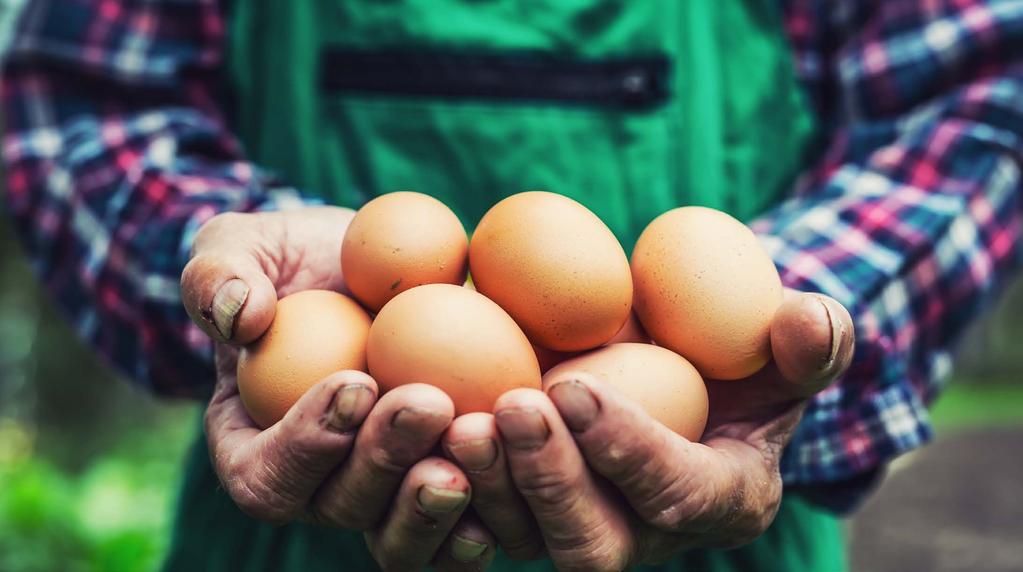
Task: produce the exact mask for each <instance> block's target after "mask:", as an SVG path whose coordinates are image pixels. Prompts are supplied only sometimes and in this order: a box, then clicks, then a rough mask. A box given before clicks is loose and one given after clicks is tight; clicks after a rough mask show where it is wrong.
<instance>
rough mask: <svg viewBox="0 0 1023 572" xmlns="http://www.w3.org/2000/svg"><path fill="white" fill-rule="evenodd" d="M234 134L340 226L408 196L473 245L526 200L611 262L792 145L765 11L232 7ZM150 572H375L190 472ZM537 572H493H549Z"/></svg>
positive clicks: (809, 512) (348, 547)
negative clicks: (448, 212)
mask: <svg viewBox="0 0 1023 572" xmlns="http://www.w3.org/2000/svg"><path fill="white" fill-rule="evenodd" d="M232 9H233V12H232V14H231V20H230V22H231V25H230V33H229V36H228V40H229V48H230V50H229V51H230V66H229V67H230V73H231V80H232V83H233V86H234V88H235V93H236V95H237V106H236V109H235V111H236V115H235V121H236V131H237V132H238V133H239V134H240V135H241V138H242V140H243V142H244V144H245V146H246V151H247V152H248V154H249V155H250V156H251V157H252V158H253V160H254V161H255V162H256V163H257V164H259V165H261V166H263V167H266V168H269V169H271V170H274V171H276V172H277V173H279V174H280V175H281V177H282V178H283V179H284V180H285V181H287V182H288V183H289V184H293V185H295V186H296V187H298V188H301V189H303V190H304V191H306V192H308V193H311V194H315V195H318V196H320V197H322V198H323V199H325V200H326V201H328V202H330V203H333V204H339V205H343V206H348V207H352V208H357V207H358V206H359V205H361V204H362V203H364V202H365V201H367V200H369V199H370V198H372V197H374V196H376V195H379V194H382V193H387V192H392V191H398V190H413V191H419V192H423V193H428V194H431V195H433V196H435V197H437V198H439V199H441V200H442V201H443V202H445V203H446V204H447V205H449V206H450V207H451V208H452V209H453V210H454V211H455V212H456V213H457V214H458V215H459V217H460V218H461V219H462V221H463V223H465V225H466V227H467V228H469V229H471V228H473V227H474V226H475V224H476V222H477V221H478V220H479V218H480V217H481V216H482V215H483V213H484V212H486V210H487V209H488V208H489V207H490V206H491V205H493V204H494V203H495V202H497V201H498V200H500V199H501V198H503V197H505V196H508V195H510V194H514V193H517V192H521V191H526V190H548V191H554V192H558V193H561V194H564V195H567V196H570V197H572V198H574V199H576V200H578V201H579V202H581V203H582V204H584V205H586V206H587V207H589V208H590V209H591V210H593V211H594V212H595V213H596V214H597V215H598V216H600V217H601V219H602V220H604V221H605V222H606V223H607V224H608V226H609V227H610V228H611V229H612V231H614V233H615V234H616V235H617V236H618V238H619V239H620V240H621V241H622V244H623V246H625V248H626V251H631V248H632V245H633V243H634V242H635V240H636V238H637V237H638V235H639V233H640V232H641V231H642V229H643V228H644V227H645V225H646V224H647V223H648V222H649V221H650V220H652V219H653V218H654V217H655V216H657V215H658V214H660V213H662V212H664V211H666V210H668V209H670V208H673V207H676V206H679V205H686V204H698V205H704V206H709V207H714V208H718V209H721V210H725V211H728V212H730V213H732V214H733V215H735V216H737V217H738V218H740V219H743V220H748V219H750V218H752V217H754V216H755V215H757V214H758V213H760V212H762V211H763V210H764V209H766V208H768V207H770V206H771V205H773V204H775V203H776V202H777V201H779V200H780V199H781V198H782V197H783V196H784V195H785V193H786V192H787V191H788V190H789V189H790V188H791V184H792V179H793V176H794V174H795V173H796V172H797V170H798V168H799V166H800V165H801V164H802V163H803V161H804V153H805V150H806V149H807V145H808V142H809V140H810V137H811V133H812V121H811V118H810V114H809V112H808V111H807V109H806V106H805V103H804V101H803V100H802V97H801V94H800V92H799V89H798V86H797V84H796V80H795V77H794V75H793V72H792V69H791V63H790V61H789V58H790V55H789V51H788V48H787V45H786V43H785V40H784V37H783V36H782V33H781V24H780V17H779V14H777V13H776V10H777V9H776V7H775V5H774V3H773V2H769V1H768V0H746V1H741V2H740V1H735V2H703V1H696V0H687V1H678V0H648V1H643V2H636V1H630V0H476V1H468V0H392V1H388V2H381V1H380V0H304V1H300V2H281V1H280V0H235V1H234V2H233V6H232ZM842 546H843V544H842V538H841V528H840V525H839V523H838V521H837V520H836V519H835V518H834V517H832V516H830V515H827V514H825V513H823V512H818V511H817V510H815V509H814V508H812V507H811V506H809V505H807V504H805V503H803V502H802V501H800V500H799V499H798V498H794V497H786V500H785V501H784V502H783V504H782V508H781V510H780V512H779V516H778V518H777V519H776V521H775V524H774V525H773V526H772V527H771V529H770V530H769V531H768V532H767V533H766V534H765V535H764V536H763V537H762V538H761V539H759V540H758V541H757V542H755V543H753V544H751V545H749V546H747V547H744V548H741V549H738V550H732V551H727V552H726V551H690V552H687V553H683V554H681V555H679V556H678V557H677V558H675V559H674V560H672V561H671V562H669V563H667V564H664V565H661V566H654V567H643V568H641V569H644V570H713V571H715V572H726V571H731V570H786V571H798V570H842V569H844V568H845V564H844V552H843V548H842ZM166 569H167V570H243V571H253V572H255V571H264V570H265V571H271V570H275V571H277V570H294V571H303V572H306V571H319V570H331V571H337V570H375V569H377V568H376V566H375V564H374V563H373V560H372V558H371V557H370V555H369V554H368V552H367V550H366V548H365V545H364V541H363V539H362V535H361V534H356V533H346V532H341V531H336V530H329V529H325V528H320V527H313V526H308V525H302V524H296V525H290V526H286V527H273V526H269V525H266V524H263V523H259V522H256V521H253V520H251V519H248V518H247V517H245V516H244V515H242V514H241V513H240V511H238V509H237V508H236V507H235V506H234V504H233V502H232V501H231V500H230V498H228V497H227V496H226V494H224V493H223V491H222V490H221V489H220V487H219V483H218V481H217V478H216V476H215V475H214V474H213V472H212V470H211V468H210V464H209V456H208V452H207V451H206V447H205V441H204V439H203V438H202V436H201V435H200V438H199V440H198V441H197V443H196V446H195V447H194V450H193V452H192V453H191V457H190V460H189V462H188V467H187V469H186V478H185V483H184V488H183V490H182V494H181V499H180V507H179V514H178V519H177V523H176V529H175V536H174V540H173V544H172V547H171V551H170V555H169V557H168V560H167V563H166ZM553 569H554V568H553V566H552V565H551V563H550V561H549V560H546V561H538V562H531V563H521V562H513V561H511V560H509V559H508V558H507V557H506V556H504V555H503V554H501V553H499V555H498V557H497V560H496V561H495V563H494V565H493V567H492V568H491V570H496V571H499V572H501V571H508V570H527V571H540V570H553Z"/></svg>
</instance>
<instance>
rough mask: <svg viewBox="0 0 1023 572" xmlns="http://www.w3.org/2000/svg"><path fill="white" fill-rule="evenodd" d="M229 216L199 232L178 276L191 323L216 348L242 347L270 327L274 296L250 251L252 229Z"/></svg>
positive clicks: (240, 218)
mask: <svg viewBox="0 0 1023 572" xmlns="http://www.w3.org/2000/svg"><path fill="white" fill-rule="evenodd" d="M247 216H250V215H240V214H229V215H220V216H218V217H215V218H213V219H210V221H209V222H207V223H206V224H205V225H204V226H203V228H202V229H201V230H200V231H199V235H198V236H197V237H196V242H195V246H194V248H193V252H192V259H191V260H190V261H189V262H188V264H187V265H186V266H185V269H184V271H183V272H182V274H181V298H182V302H183V303H184V305H185V309H186V310H187V312H188V315H189V316H191V318H192V320H193V321H194V322H195V323H196V324H198V325H199V327H200V328H202V330H203V331H204V332H206V334H207V335H208V336H210V337H211V338H213V339H214V340H217V341H220V342H228V343H232V344H245V343H248V342H251V341H253V340H255V339H256V338H258V337H259V336H261V335H262V334H263V332H265V331H266V329H267V328H268V327H269V326H270V322H272V321H273V317H274V312H275V310H276V307H277V290H276V288H275V287H274V284H273V282H272V281H271V280H270V278H269V277H268V276H267V275H266V272H265V270H264V268H263V266H262V264H261V263H260V260H259V258H257V257H256V256H255V254H254V253H253V250H252V249H251V248H247V246H246V245H248V246H251V245H253V244H256V245H258V244H259V243H260V242H262V241H261V240H260V237H252V238H254V239H255V240H257V241H259V242H256V243H252V242H251V241H250V240H249V235H250V234H251V233H252V230H251V228H252V225H251V224H248V222H247V221H246V219H245V217H247Z"/></svg>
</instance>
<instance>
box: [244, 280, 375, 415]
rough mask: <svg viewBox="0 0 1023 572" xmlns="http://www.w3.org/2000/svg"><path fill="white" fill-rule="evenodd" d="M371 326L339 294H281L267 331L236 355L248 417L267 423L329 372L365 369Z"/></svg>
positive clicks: (354, 304) (355, 305)
mask: <svg viewBox="0 0 1023 572" xmlns="http://www.w3.org/2000/svg"><path fill="white" fill-rule="evenodd" d="M369 326H370V318H369V315H368V314H367V313H366V311H365V310H363V309H362V307H361V306H359V304H358V303H357V302H356V301H355V300H352V299H351V298H349V297H347V296H345V295H343V294H339V293H337V292H331V291H328V290H305V291H302V292H296V293H294V294H291V295H290V296H286V297H284V298H281V299H280V300H279V301H278V302H277V310H276V313H275V314H274V319H273V322H272V323H271V324H270V327H269V329H267V331H266V333H264V334H263V336H262V337H261V338H259V339H258V340H257V341H256V342H255V343H253V344H251V345H249V346H246V347H244V348H242V349H241V351H240V352H239V355H238V392H239V394H240V396H241V399H242V403H243V404H244V405H245V410H246V411H248V412H249V416H250V417H252V419H253V420H254V421H255V422H256V424H257V425H259V426H260V427H263V428H266V427H269V426H271V425H273V424H274V423H276V422H277V421H279V420H280V419H281V418H282V417H284V414H285V413H287V411H288V409H290V408H291V406H292V405H294V404H295V402H296V401H298V399H299V398H300V397H302V395H303V394H304V393H305V392H306V391H308V390H309V388H311V387H312V386H314V385H316V384H317V383H318V382H319V381H321V380H322V379H324V378H325V377H327V376H328V375H330V374H332V373H334V372H337V371H342V370H349V369H356V370H360V371H366V339H367V337H368V336H369Z"/></svg>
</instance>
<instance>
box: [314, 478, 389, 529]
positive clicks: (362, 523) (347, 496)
mask: <svg viewBox="0 0 1023 572" xmlns="http://www.w3.org/2000/svg"><path fill="white" fill-rule="evenodd" d="M355 499H356V497H355V495H353V494H352V493H351V492H350V491H349V490H348V489H347V488H345V487H331V488H328V489H325V490H323V491H321V493H320V494H318V495H317V496H316V498H315V499H314V500H313V502H312V503H311V505H310V507H309V511H310V513H311V515H312V518H313V520H314V521H315V522H318V523H321V524H325V525H328V526H332V527H334V528H340V529H343V530H358V531H367V530H371V529H372V528H373V527H374V526H376V523H377V514H376V512H375V511H372V510H369V507H368V506H366V505H365V503H360V502H357V501H356V500H355Z"/></svg>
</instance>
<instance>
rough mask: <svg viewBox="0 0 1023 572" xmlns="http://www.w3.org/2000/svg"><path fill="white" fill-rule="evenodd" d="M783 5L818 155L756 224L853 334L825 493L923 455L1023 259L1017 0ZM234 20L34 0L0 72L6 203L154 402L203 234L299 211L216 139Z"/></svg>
mask: <svg viewBox="0 0 1023 572" xmlns="http://www.w3.org/2000/svg"><path fill="white" fill-rule="evenodd" d="M783 4H784V14H785V24H786V32H787V34H788V37H789V39H790V43H791V46H792V51H793V57H794V60H795V62H796V70H797V73H798V75H799V77H800V79H801V80H802V82H803V84H804V85H805V87H806V90H807V93H808V94H809V95H810V100H811V102H812V104H813V106H814V109H815V111H816V113H817V115H818V117H819V120H820V124H821V125H822V136H823V138H822V140H821V141H822V154H821V158H820V160H818V161H816V162H815V164H813V165H810V166H809V167H808V169H807V170H806V171H805V172H804V173H803V175H802V176H801V178H800V180H799V183H798V185H797V188H796V189H795V190H794V192H793V195H792V197H791V198H790V199H788V200H787V202H785V203H784V204H782V205H781V206H779V207H778V208H776V209H774V210H773V211H771V212H770V213H768V214H767V215H765V216H764V217H763V218H761V219H760V220H759V221H757V222H756V223H755V224H754V227H755V229H756V231H757V232H758V233H759V234H760V235H761V237H762V238H763V243H764V245H765V246H766V247H767V249H768V251H769V252H770V253H771V255H772V256H773V258H774V260H775V262H776V263H777V265H778V268H779V269H780V271H781V274H782V278H783V280H784V282H785V283H786V284H787V285H788V286H791V287H793V288H797V289H800V290H811V291H819V292H825V293H827V294H829V295H831V296H833V297H835V298H837V299H838V300H839V301H841V302H842V303H844V304H845V305H846V306H847V307H849V308H850V309H851V310H852V313H853V316H854V318H855V320H856V323H857V328H858V332H857V333H858V339H857V344H858V347H857V352H856V357H855V360H854V363H853V365H852V368H851V369H850V371H849V373H848V374H847V375H846V376H845V377H844V378H843V379H842V380H840V382H838V383H837V384H836V385H834V386H833V387H831V388H830V389H828V390H826V391H824V392H823V393H821V394H820V395H818V396H817V397H816V398H815V400H814V401H813V402H812V404H811V405H810V407H809V409H808V410H807V412H806V416H805V418H804V419H803V422H802V424H801V425H800V427H799V429H798V431H797V433H796V435H795V437H794V440H793V441H792V443H791V444H790V445H789V448H788V450H787V453H786V456H785V458H784V460H783V463H782V473H783V478H784V479H785V482H786V483H787V484H789V485H820V484H822V483H835V482H840V481H847V480H850V479H855V478H857V477H858V476H862V475H863V474H865V473H870V472H871V471H874V470H876V469H877V468H878V467H880V466H882V465H883V463H885V462H886V461H888V460H890V459H892V458H893V457H894V456H895V455H898V454H899V453H902V452H904V451H907V450H910V449H912V448H914V447H917V446H919V445H921V444H922V443H924V442H925V441H926V440H927V439H928V438H929V436H930V431H931V430H930V428H929V425H928V415H927V411H926V408H925V406H926V404H927V403H928V402H930V401H931V400H932V399H933V398H934V396H935V394H936V393H937V391H938V389H939V387H940V384H941V379H942V378H943V376H944V375H945V374H946V373H947V372H948V370H949V368H950V361H949V354H948V350H949V346H950V344H951V343H952V342H953V340H954V339H955V337H956V335H957V334H958V333H959V332H961V331H962V330H963V328H964V326H965V325H966V324H967V323H968V322H969V321H970V319H971V318H972V317H974V316H975V315H976V314H977V313H978V311H979V310H980V309H981V307H982V305H984V304H985V303H986V302H988V301H989V300H990V298H991V297H992V296H991V295H992V294H993V292H994V291H995V289H996V288H997V287H998V286H999V285H1000V284H1001V283H1002V281H1003V279H1004V278H1005V276H1006V275H1007V274H1008V273H1009V271H1010V270H1011V269H1012V268H1013V267H1014V266H1015V264H1016V262H1017V260H1018V258H1019V256H1020V249H1019V235H1020V158H1021V156H1020V150H1021V149H1023V142H1021V137H1023V48H1021V46H1023V1H1021V0H1004V1H990V2H981V1H977V0H919V1H909V0H898V1H895V0H892V1H885V2H881V1H879V0H874V1H870V0H861V1H854V0H788V1H787V2H784V3H783ZM225 24H226V22H225V18H224V15H223V14H222V7H221V6H220V5H219V4H218V2H217V0H177V1H176V2H139V1H134V0H132V1H129V0H123V1H115V0H65V1H62V2H55V1H47V0H36V1H34V2H32V3H31V4H30V6H29V8H28V9H27V10H26V12H25V13H24V14H23V17H22V19H21V20H20V23H19V25H18V27H17V30H16V33H15V36H14V39H13V42H12V44H11V46H10V48H9V52H8V55H7V58H6V62H5V65H4V68H3V85H2V100H3V110H2V113H3V119H4V123H5V124H4V126H3V128H4V138H3V155H4V159H5V162H6V174H5V176H6V189H7V194H6V206H7V210H8V211H9V213H10V215H11V216H12V217H13V219H14V221H15V223H16V226H17V229H18V230H19V232H20V235H21V237H22V239H23V241H24V243H25V245H26V247H27V249H28V251H29V252H30V254H31V256H32V259H33V261H34V264H35V268H36V270H37V272H38V273H39V275H40V276H41V277H42V279H43V280H44V281H45V284H46V286H47V287H48V289H49V291H50V292H51V293H52V295H53V297H54V298H55V299H56V300H57V301H58V302H59V304H60V305H61V306H62V307H63V309H64V310H65V311H66V313H67V314H68V315H69V316H70V318H71V320H72V321H73V323H74V324H75V326H76V327H77V330H78V332H79V334H80V335H81V337H83V338H85V339H86V340H88V341H89V342H90V343H91V344H92V345H93V346H95V347H96V348H97V349H98V350H99V351H100V352H101V353H102V354H103V355H104V356H105V357H106V358H108V359H109V361H110V362H111V363H112V364H114V365H115V366H116V367H118V368H119V369H120V370H121V371H123V372H126V373H127V374H128V375H130V376H131V377H132V378H134V379H136V380H138V381H139V382H140V383H143V384H146V385H147V386H148V387H149V388H151V389H152V390H154V391H157V392H161V393H164V394H171V395H182V396H198V395H203V394H205V393H206V392H208V391H209V389H210V387H211V385H212V383H213V374H212V369H211V345H210V342H209V340H208V339H207V338H206V337H205V336H204V335H203V334H202V333H201V332H200V331H199V330H198V329H197V328H196V327H194V326H193V325H192V324H191V322H190V321H189V319H188V316H187V315H186V314H185V312H184V310H183V309H182V306H181V302H180V299H179V290H178V279H179V275H180V273H181V269H182V267H183V266H184V264H185V262H186V260H187V257H188V252H189V248H190V245H191V241H192V237H193V236H194V234H195V231H196V229H197V228H198V227H199V226H200V225H201V224H202V223H203V221H205V220H207V219H209V218H210V217H211V216H213V215H215V214H216V213H219V212H223V211H236V210H238V211H244V210H253V209H279V208H288V207H290V206H293V205H297V204H302V203H303V201H306V200H307V199H303V198H302V197H301V195H300V194H299V193H298V192H297V191H295V190H293V189H289V188H287V187H285V186H283V185H281V184H280V183H279V182H278V181H275V180H274V179H272V178H271V177H269V176H268V175H267V174H265V173H263V172H262V171H260V169H259V168H258V167H256V166H255V165H252V164H251V163H249V162H247V161H246V158H245V157H244V155H243V154H242V152H241V150H240V147H239V144H238V142H237V140H236V139H235V137H234V136H233V134H232V133H231V132H230V130H229V129H228V126H227V123H226V120H225V116H224V114H223V106H224V101H223V99H224V98H223V97H222V94H221V92H220V91H219V86H220V84H221V76H222V73H223V66H224V59H223V58H224V55H223V48H224V39H225V38H224V35H225Z"/></svg>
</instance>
